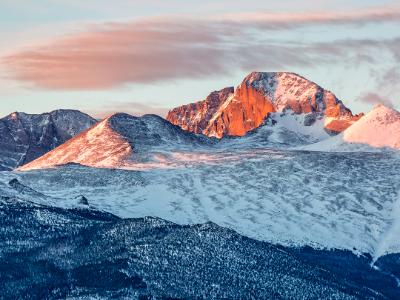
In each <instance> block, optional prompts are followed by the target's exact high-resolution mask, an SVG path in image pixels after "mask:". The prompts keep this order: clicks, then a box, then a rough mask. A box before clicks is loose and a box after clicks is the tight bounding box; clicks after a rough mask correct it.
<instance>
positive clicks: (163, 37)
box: [0, 7, 400, 90]
mask: <svg viewBox="0 0 400 300" xmlns="http://www.w3.org/2000/svg"><path fill="white" fill-rule="evenodd" d="M388 21H400V10H398V9H397V10H396V9H393V7H381V8H376V9H374V10H372V9H371V10H361V11H356V12H321V13H315V12H312V13H298V14H282V13H269V12H265V13H254V14H235V15H220V16H218V17H209V18H204V19H195V20H189V19H186V18H184V17H182V16H176V17H164V18H163V17H159V18H148V19H142V20H139V21H134V22H127V23H115V22H114V23H105V24H102V25H98V26H94V27H91V28H90V29H88V31H87V32H82V33H79V34H74V35H71V36H67V37H64V38H61V39H58V40H55V41H51V42H49V43H47V44H45V45H43V46H41V47H35V48H33V49H29V50H22V51H17V52H15V53H12V54H10V55H7V56H5V57H2V58H1V59H0V63H1V65H2V66H3V67H5V68H6V69H7V72H8V73H7V74H8V77H9V78H11V79H15V80H18V81H21V82H25V83H29V84H32V85H33V86H35V87H39V88H45V89H58V90H95V89H96V90H98V89H110V88H114V87H118V86H121V85H124V84H129V83H153V82H157V81H168V80H176V79H182V78H185V79H187V78H192V79H193V78H201V77H205V76H217V75H223V74H229V73H231V72H234V71H237V70H252V69H258V67H259V66H260V61H262V63H263V65H268V66H269V68H271V69H286V68H287V67H291V68H292V67H294V66H310V65H312V64H318V63H332V60H337V59H342V58H343V57H345V56H348V55H349V52H346V51H350V50H351V51H353V52H354V53H357V52H356V51H354V50H355V49H356V47H358V46H360V45H361V42H362V46H363V47H364V48H367V47H370V46H368V45H367V42H368V41H367V40H365V41H359V42H357V41H354V42H353V45H351V43H349V42H348V43H347V45H344V46H346V47H345V48H339V44H336V43H325V44H323V43H319V44H318V43H317V44H301V43H296V44H293V43H279V42H274V41H271V40H260V39H259V38H258V34H260V33H261V34H265V30H266V29H271V30H277V29H287V28H289V27H296V28H297V27H299V26H308V25H310V24H316V23H318V24H328V25H329V24H344V23H346V24H348V23H353V24H358V25H359V24H365V23H368V22H388ZM255 31H257V32H255ZM369 42H371V43H374V41H369ZM395 49H398V48H393V51H397V50H395ZM358 52H360V51H358ZM353 58H355V59H357V60H370V61H372V60H373V59H374V57H373V55H370V54H369V53H362V52H360V54H358V56H357V57H353Z"/></svg>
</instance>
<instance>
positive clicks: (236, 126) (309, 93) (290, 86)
mask: <svg viewBox="0 0 400 300" xmlns="http://www.w3.org/2000/svg"><path fill="white" fill-rule="evenodd" d="M223 91H224V90H223ZM212 95H213V94H211V95H210V96H209V97H208V98H207V99H209V98H210V97H211V96H212ZM223 95H224V96H223V97H218V101H215V103H216V105H214V106H212V109H208V106H207V105H205V104H206V103H208V102H207V99H206V100H204V101H201V102H198V103H194V104H190V105H184V106H181V107H178V108H175V109H173V110H171V111H170V112H169V113H168V115H167V120H169V121H170V122H171V123H173V124H175V125H178V126H180V127H181V128H182V129H184V130H188V131H192V132H196V133H203V134H205V135H208V136H215V137H218V138H221V137H223V136H243V135H245V134H246V133H247V132H249V131H251V130H253V129H255V128H257V127H259V126H260V125H262V124H263V122H264V120H265V119H266V118H267V117H268V115H269V114H270V113H274V112H284V111H288V110H290V111H292V112H294V113H295V114H310V113H319V114H323V115H324V117H325V118H326V119H325V128H326V130H327V131H328V132H329V133H331V134H337V133H340V132H342V131H343V130H345V129H346V128H348V127H349V126H350V125H351V124H353V123H354V122H355V121H357V120H358V119H359V118H360V117H361V116H355V115H353V114H352V112H351V111H350V110H349V109H348V108H347V107H346V106H345V105H344V104H343V103H342V102H341V101H340V100H339V99H337V98H336V96H335V95H334V94H333V93H332V92H330V91H327V90H325V89H323V88H322V87H320V86H319V85H317V84H316V83H314V82H312V81H309V80H307V79H305V78H304V77H301V76H299V75H297V74H294V73H287V72H253V73H250V74H249V75H248V76H246V77H245V78H244V80H243V82H242V83H241V84H240V85H239V86H238V87H237V88H236V90H235V91H234V92H233V93H229V94H226V93H224V94H223ZM211 98H212V97H211ZM199 107H201V109H199Z"/></svg>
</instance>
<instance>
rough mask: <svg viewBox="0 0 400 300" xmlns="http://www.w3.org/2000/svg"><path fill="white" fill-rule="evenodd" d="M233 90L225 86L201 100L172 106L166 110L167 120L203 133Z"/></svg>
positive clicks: (185, 128) (186, 128)
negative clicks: (175, 106)
mask: <svg viewBox="0 0 400 300" xmlns="http://www.w3.org/2000/svg"><path fill="white" fill-rule="evenodd" d="M233 91H234V88H233V87H227V88H224V89H222V90H220V91H214V92H212V93H211V94H210V95H209V96H208V97H207V98H206V99H205V100H203V101H199V102H196V103H190V104H187V105H182V106H180V107H177V108H174V109H173V110H171V111H169V112H168V115H167V120H168V121H170V122H171V123H172V124H174V125H178V126H180V127H181V128H182V129H184V130H188V131H191V132H194V133H203V131H204V129H205V128H206V127H207V126H208V123H209V122H210V120H211V118H212V117H213V116H214V115H215V113H216V112H217V111H218V110H219V108H220V107H221V105H222V104H223V103H225V101H226V100H227V99H228V98H229V97H231V96H232V95H233Z"/></svg>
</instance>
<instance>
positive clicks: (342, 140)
mask: <svg viewBox="0 0 400 300" xmlns="http://www.w3.org/2000/svg"><path fill="white" fill-rule="evenodd" d="M381 148H388V149H397V150H400V113H399V112H398V111H396V110H394V109H391V108H388V107H386V106H383V105H379V106H376V107H375V108H374V109H373V110H372V111H371V112H369V113H368V114H367V115H365V116H364V117H363V118H361V119H360V120H359V121H357V122H356V123H354V124H353V125H352V126H350V127H349V128H348V129H346V130H345V131H344V132H342V133H341V134H340V135H337V136H335V137H332V138H330V139H327V140H324V141H322V142H319V143H316V144H313V145H309V146H305V147H303V148H302V149H304V150H313V151H338V152H340V151H379V150H380V149H381Z"/></svg>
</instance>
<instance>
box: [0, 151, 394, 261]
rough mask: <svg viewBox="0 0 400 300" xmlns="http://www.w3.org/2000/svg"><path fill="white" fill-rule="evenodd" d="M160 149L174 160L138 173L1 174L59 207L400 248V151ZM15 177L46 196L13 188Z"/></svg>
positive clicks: (324, 242)
mask: <svg viewBox="0 0 400 300" xmlns="http://www.w3.org/2000/svg"><path fill="white" fill-rule="evenodd" d="M160 155H161V154H160ZM163 155H165V156H167V155H168V157H169V158H168V161H171V160H173V159H175V160H176V163H175V164H168V166H167V167H166V166H165V165H163V164H161V163H160V165H159V166H155V165H154V162H150V163H149V164H153V165H151V167H148V168H146V163H143V168H142V170H141V171H133V170H121V169H96V168H89V167H82V166H76V165H69V166H65V167H59V168H53V169H48V170H35V171H29V172H1V173H0V183H1V182H2V183H3V184H0V190H2V193H3V195H16V196H18V197H20V198H25V199H28V200H35V199H38V201H41V202H42V203H43V202H45V203H52V204H53V205H56V206H60V207H71V206H72V207H73V206H77V205H78V204H77V199H76V197H77V196H79V195H84V196H85V197H86V198H88V200H89V203H90V205H91V206H92V207H93V208H96V209H101V210H105V211H109V212H111V213H114V214H116V215H118V216H121V217H143V216H157V217H161V218H163V219H167V220H170V221H173V222H177V223H179V224H193V223H202V222H205V221H213V222H215V223H217V224H219V225H221V226H225V227H229V228H232V229H234V230H236V231H238V232H239V233H241V234H243V235H246V236H248V237H251V238H256V239H260V240H265V241H269V242H273V243H280V244H284V245H311V246H314V247H323V248H341V249H349V250H352V251H354V252H356V253H360V252H368V253H371V254H372V255H374V254H377V255H381V254H384V253H387V252H400V245H399V243H398V241H397V238H396V237H397V236H398V235H397V232H398V222H399V221H398V220H399V217H398V215H397V216H396V211H398V208H397V207H398V205H399V204H398V203H399V200H398V199H399V194H398V191H399V190H400V174H399V172H398V170H399V169H400V157H399V155H398V154H397V153H392V152H382V153H351V154H350V153H349V154H347V153H322V152H303V151H284V150H272V149H267V148H261V149H236V150H233V149H232V150H230V149H229V148H224V149H222V148H221V150H220V151H213V152H207V151H204V152H196V151H188V152H185V151H182V152H171V153H164V154H163ZM12 178H18V179H19V181H20V182H21V183H22V184H24V185H26V186H28V187H30V188H32V189H33V190H35V191H36V192H39V193H42V194H44V195H46V196H48V197H47V198H46V196H44V197H42V196H40V197H38V195H36V196H32V195H31V193H33V192H32V191H30V190H29V189H24V188H18V189H16V188H14V189H13V188H11V187H10V186H8V185H7V182H8V181H9V180H11V179H12Z"/></svg>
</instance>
